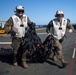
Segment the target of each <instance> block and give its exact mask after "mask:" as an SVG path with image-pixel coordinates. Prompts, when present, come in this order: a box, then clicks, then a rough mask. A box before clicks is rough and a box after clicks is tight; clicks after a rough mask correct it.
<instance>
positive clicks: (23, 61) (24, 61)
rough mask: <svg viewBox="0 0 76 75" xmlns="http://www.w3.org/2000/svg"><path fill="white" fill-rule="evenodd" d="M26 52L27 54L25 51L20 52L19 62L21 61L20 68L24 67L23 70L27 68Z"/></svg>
mask: <svg viewBox="0 0 76 75" xmlns="http://www.w3.org/2000/svg"><path fill="white" fill-rule="evenodd" d="M27 52H28V50H27V49H26V50H24V51H23V52H22V58H21V60H22V67H24V68H28V64H27V62H26V54H27Z"/></svg>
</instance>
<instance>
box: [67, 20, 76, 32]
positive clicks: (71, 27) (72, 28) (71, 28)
mask: <svg viewBox="0 0 76 75" xmlns="http://www.w3.org/2000/svg"><path fill="white" fill-rule="evenodd" d="M67 28H68V29H69V32H70V33H72V32H73V31H74V27H73V26H72V25H71V24H70V22H68V21H67Z"/></svg>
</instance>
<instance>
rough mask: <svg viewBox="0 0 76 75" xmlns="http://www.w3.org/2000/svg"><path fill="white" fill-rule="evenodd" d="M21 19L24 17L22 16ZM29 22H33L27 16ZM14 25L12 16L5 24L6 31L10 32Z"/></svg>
mask: <svg viewBox="0 0 76 75" xmlns="http://www.w3.org/2000/svg"><path fill="white" fill-rule="evenodd" d="M20 19H22V17H21V18H20ZM27 23H28V25H30V24H31V23H32V22H31V21H30V19H29V18H27ZM12 26H13V19H12V17H10V18H9V19H8V20H7V21H6V23H5V26H4V29H5V31H6V33H8V32H9V31H10V30H11V29H12Z"/></svg>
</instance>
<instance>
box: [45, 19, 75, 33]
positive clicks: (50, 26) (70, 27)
mask: <svg viewBox="0 0 76 75" xmlns="http://www.w3.org/2000/svg"><path fill="white" fill-rule="evenodd" d="M60 24H61V23H60ZM52 27H53V21H52V20H51V21H50V22H49V24H48V25H47V28H46V32H47V33H50V28H52ZM67 28H68V29H72V30H74V27H73V26H72V25H71V24H70V22H69V21H67Z"/></svg>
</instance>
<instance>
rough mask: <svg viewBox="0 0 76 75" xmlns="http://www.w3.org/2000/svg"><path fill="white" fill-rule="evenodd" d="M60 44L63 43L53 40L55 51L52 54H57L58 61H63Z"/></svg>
mask: <svg viewBox="0 0 76 75" xmlns="http://www.w3.org/2000/svg"><path fill="white" fill-rule="evenodd" d="M62 42H63V40H57V39H55V43H54V46H55V47H56V50H54V51H53V53H54V55H56V54H57V55H58V57H59V59H64V56H63V52H62Z"/></svg>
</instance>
